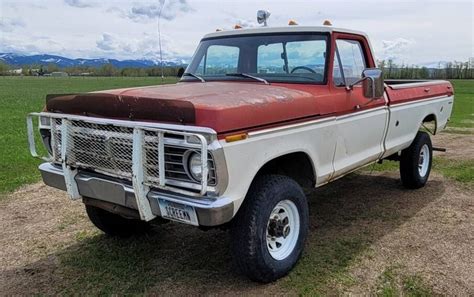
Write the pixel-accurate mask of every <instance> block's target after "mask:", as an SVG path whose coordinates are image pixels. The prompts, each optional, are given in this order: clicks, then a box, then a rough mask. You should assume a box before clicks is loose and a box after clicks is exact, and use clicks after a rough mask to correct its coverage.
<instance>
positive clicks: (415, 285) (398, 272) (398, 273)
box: [376, 265, 433, 297]
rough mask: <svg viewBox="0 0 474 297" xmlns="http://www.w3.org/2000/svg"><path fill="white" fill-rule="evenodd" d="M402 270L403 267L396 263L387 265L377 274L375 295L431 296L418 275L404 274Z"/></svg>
mask: <svg viewBox="0 0 474 297" xmlns="http://www.w3.org/2000/svg"><path fill="white" fill-rule="evenodd" d="M402 270H403V268H402V267H400V266H397V265H394V266H390V267H387V268H386V269H385V270H384V271H383V273H382V274H381V275H380V276H379V279H378V284H377V291H376V293H377V294H376V295H377V296H381V297H395V296H410V297H425V296H426V297H427V296H433V292H432V291H431V289H430V288H429V287H427V286H426V284H425V283H424V281H423V279H422V278H421V277H420V276H419V275H405V274H404V273H403V272H402Z"/></svg>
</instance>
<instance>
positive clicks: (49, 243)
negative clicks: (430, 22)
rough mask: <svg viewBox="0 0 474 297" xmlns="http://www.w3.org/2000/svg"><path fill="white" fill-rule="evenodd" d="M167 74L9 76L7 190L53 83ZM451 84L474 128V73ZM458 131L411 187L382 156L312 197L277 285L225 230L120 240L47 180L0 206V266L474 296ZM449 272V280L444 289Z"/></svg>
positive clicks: (147, 290)
mask: <svg viewBox="0 0 474 297" xmlns="http://www.w3.org/2000/svg"><path fill="white" fill-rule="evenodd" d="M172 81H173V80H172V79H170V80H167V81H166V82H172ZM158 82H159V80H157V79H155V78H85V79H82V78H2V77H0V102H1V104H2V107H3V108H2V109H1V110H0V118H1V119H2V120H3V121H2V124H1V125H2V134H1V135H0V141H1V143H2V144H1V145H0V156H1V159H0V192H3V193H6V192H9V191H12V190H14V189H16V188H17V187H18V186H20V185H23V184H26V183H31V182H34V181H37V180H38V178H39V175H38V173H37V169H36V166H37V165H38V164H39V161H37V160H35V159H33V158H31V157H30V155H29V152H28V150H27V144H26V136H25V135H26V133H25V130H26V128H25V115H26V114H27V113H28V112H30V111H38V110H40V109H41V107H42V106H43V104H44V97H45V95H46V94H47V93H61V92H65V93H69V92H85V91H92V90H100V89H110V88H118V87H125V86H143V85H152V84H156V83H158ZM453 83H454V87H455V91H456V101H455V105H454V113H453V116H452V122H451V126H453V127H456V128H459V129H466V128H472V127H473V126H472V121H473V119H474V116H473V114H474V111H473V100H474V98H473V97H474V81H454V82H453ZM459 131H462V133H460V132H459ZM453 133H459V134H463V135H457V134H444V136H447V137H448V138H447V139H449V141H450V139H458V140H457V142H456V143H455V144H454V145H453V147H459V152H458V153H457V154H458V155H461V156H462V157H460V158H456V159H454V158H452V159H449V158H448V157H447V156H446V157H445V156H441V157H440V155H437V157H436V158H435V159H434V161H435V162H434V165H433V166H434V170H435V171H437V172H435V173H434V174H433V176H432V177H430V181H429V186H427V187H424V188H423V189H420V190H417V191H407V190H406V189H403V188H402V187H401V186H400V185H399V177H398V173H397V172H396V170H398V163H396V162H384V163H383V164H381V165H379V164H376V165H373V166H368V167H366V168H364V169H363V170H362V171H359V172H356V173H355V174H351V175H349V176H347V177H346V178H344V179H341V180H338V181H335V182H334V183H331V184H329V185H327V186H325V187H322V188H320V189H319V190H317V192H316V194H314V196H315V197H314V198H313V197H312V198H311V199H310V200H309V202H310V216H311V220H310V221H311V226H310V235H309V238H308V240H307V244H306V247H305V252H304V254H303V258H302V259H301V261H299V263H298V265H297V266H296V267H295V269H294V270H293V271H292V272H291V273H290V274H289V276H287V277H285V278H283V279H282V280H280V281H278V282H276V283H274V284H270V285H260V284H256V283H252V282H249V281H248V280H246V279H245V278H243V277H241V276H239V275H238V274H236V273H235V268H234V267H233V266H232V265H231V264H230V263H231V262H232V259H231V256H230V254H229V252H228V245H229V239H228V234H227V233H226V232H222V231H220V230H210V231H208V232H201V231H200V230H197V229H196V228H194V227H191V226H186V225H184V224H177V223H176V224H175V223H170V224H166V225H162V226H159V227H158V228H156V230H154V233H151V234H148V235H146V236H143V237H133V238H129V239H115V238H110V237H108V236H105V235H104V234H102V233H101V232H100V231H98V230H97V229H96V228H94V227H93V226H92V224H91V223H90V222H89V220H88V219H87V216H86V214H85V212H84V208H83V205H82V204H81V203H74V202H71V201H69V200H68V199H65V195H64V193H63V192H61V191H58V190H55V189H51V188H48V187H44V186H42V185H41V183H38V184H35V185H31V186H30V187H27V188H26V190H25V189H24V190H21V191H18V192H15V193H13V194H11V195H9V196H8V197H10V198H8V199H5V200H3V204H2V207H3V208H0V218H2V220H0V223H2V224H0V246H1V247H2V249H0V264H1V263H2V260H3V261H6V263H7V264H8V265H5V264H4V265H3V266H6V267H8V269H5V270H4V271H2V269H1V267H2V265H0V291H2V285H3V288H6V289H7V290H5V292H8V293H10V295H85V294H87V295H162V294H163V293H167V294H170V295H171V294H172V295H197V294H198V295H203V294H204V295H206V294H207V295H208V294H215V295H247V294H248V295H265V294H266V295H275V294H279V295H284V294H290V295H309V296H319V295H321V296H323V295H344V292H346V291H345V290H347V289H348V288H350V289H351V290H352V289H353V287H359V286H361V290H362V291H360V290H359V291H357V290H355V292H359V294H355V295H368V292H370V295H371V296H430V295H433V294H435V295H436V294H440V293H436V292H441V294H442V293H443V292H444V293H445V294H446V292H450V294H452V295H460V296H461V295H466V296H467V295H472V294H462V292H464V291H453V286H455V285H456V284H459V283H461V285H459V286H460V287H461V288H462V284H463V282H462V281H463V280H466V279H467V277H463V276H462V275H461V276H460V274H462V273H466V274H468V272H469V270H468V269H464V268H463V266H462V264H463V263H464V262H465V259H466V258H468V257H469V255H470V253H471V252H470V251H471V250H472V249H471V248H470V246H471V245H470V244H472V242H468V240H469V238H468V237H469V232H470V231H471V230H472V228H471V225H469V223H470V222H471V221H469V218H470V217H469V216H470V215H471V213H472V212H470V209H469V207H471V208H472V198H471V197H472V190H470V189H467V190H466V189H465V188H464V185H465V184H471V185H472V183H473V177H474V163H473V159H472V158H470V157H469V154H467V156H468V157H467V158H466V157H464V156H465V155H463V154H464V152H465V148H463V146H462V144H463V142H462V141H464V140H466V139H467V138H466V136H467V135H464V134H466V133H472V130H469V129H468V130H455V131H454V132H453ZM437 137H438V136H437ZM469 137H471V135H469ZM459 139H460V140H459ZM449 141H446V140H445V141H444V142H445V143H449ZM451 154H453V155H455V154H456V152H451ZM471 155H472V154H471ZM371 171H374V172H371ZM369 172H370V173H369ZM443 176H445V177H446V178H445V177H443ZM453 181H456V182H453ZM460 185H462V186H460ZM469 191H471V192H469ZM0 202H1V201H0ZM461 202H462V203H461ZM471 217H472V216H471ZM2 232H3V233H2ZM437 245H438V246H437ZM463 247H465V248H464V249H463ZM441 251H443V252H444V253H439V252H441ZM2 252H3V255H4V257H3V259H2ZM466 255H467V256H466ZM451 256H452V258H450V257H451ZM8 261H11V262H8ZM456 261H458V262H456ZM12 263H13V264H12ZM364 263H368V264H364ZM374 263H375V264H374ZM420 263H422V264H420ZM450 263H451V264H452V263H454V264H453V265H452V266H449V265H448V264H450ZM377 265H378V266H377ZM418 265H420V266H421V267H427V268H426V269H425V270H423V269H419V266H418ZM447 265H448V266H447ZM367 267H368V268H367ZM414 267H415V268H416V269H415V268H414ZM357 269H362V273H357V271H358V270H357ZM364 269H366V270H364ZM455 269H457V270H455ZM426 271H428V272H431V274H430V273H428V274H426V273H427V272H426ZM466 271H467V272H466ZM2 274H3V275H4V276H5V278H3V279H2V277H1V275H2ZM370 279H375V282H374V284H370V281H368V280H370ZM440 279H441V280H442V281H444V282H445V283H447V284H449V286H448V289H443V288H441V289H440V288H439V287H438V288H437V287H436V283H438V282H440ZM2 280H3V282H2ZM210 280H212V281H210ZM450 280H452V281H450ZM433 283H434V284H433ZM364 286H368V287H364ZM433 289H436V290H438V291H432V290H433ZM458 289H459V288H458ZM350 292H354V291H350ZM459 292H461V293H459ZM7 295H9V294H7Z"/></svg>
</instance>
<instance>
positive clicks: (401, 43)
mask: <svg viewBox="0 0 474 297" xmlns="http://www.w3.org/2000/svg"><path fill="white" fill-rule="evenodd" d="M415 43H416V42H415V41H414V40H409V39H405V38H401V37H399V38H396V39H393V40H382V48H381V50H380V53H379V54H378V55H377V56H378V57H380V58H381V59H385V60H395V61H406V60H407V58H408V55H409V53H410V51H411V50H412V48H413V46H414V45H415Z"/></svg>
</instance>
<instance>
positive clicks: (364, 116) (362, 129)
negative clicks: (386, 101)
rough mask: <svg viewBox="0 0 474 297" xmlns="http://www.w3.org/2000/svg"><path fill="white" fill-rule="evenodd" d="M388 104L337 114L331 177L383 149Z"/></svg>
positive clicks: (366, 160) (379, 152)
mask: <svg viewBox="0 0 474 297" xmlns="http://www.w3.org/2000/svg"><path fill="white" fill-rule="evenodd" d="M387 117H388V108H387V107H381V108H375V109H373V110H368V111H363V112H360V113H355V114H351V115H348V116H344V117H338V118H337V119H336V123H337V132H338V133H337V145H336V152H335V154H334V169H335V172H334V177H337V176H338V175H341V174H344V173H346V172H349V171H351V170H353V169H355V168H357V167H360V166H362V165H365V164H367V163H370V162H372V161H375V160H377V159H378V158H379V157H380V155H381V154H382V152H383V139H384V133H385V126H386V124H387Z"/></svg>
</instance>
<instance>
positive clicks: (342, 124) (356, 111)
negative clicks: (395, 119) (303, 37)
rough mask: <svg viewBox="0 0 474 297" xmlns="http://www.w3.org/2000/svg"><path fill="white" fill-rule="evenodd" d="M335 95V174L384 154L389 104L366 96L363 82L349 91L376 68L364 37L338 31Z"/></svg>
mask: <svg viewBox="0 0 474 297" xmlns="http://www.w3.org/2000/svg"><path fill="white" fill-rule="evenodd" d="M334 38H335V41H334V43H333V45H334V46H333V48H334V53H333V57H334V64H333V65H334V67H333V86H332V88H333V92H332V93H333V94H334V96H333V98H334V100H335V102H334V103H335V109H336V114H337V117H336V125H337V143H336V151H335V153H334V160H333V164H334V177H336V176H339V175H342V174H344V173H347V172H350V171H352V170H354V169H355V168H358V167H360V166H362V165H365V164H367V163H370V162H372V161H376V160H377V159H378V158H379V157H380V156H381V154H382V153H383V150H384V147H383V139H384V135H385V129H386V124H387V119H388V108H387V103H386V101H385V99H384V97H383V96H382V97H381V98H376V99H372V100H371V99H367V98H365V97H364V95H363V88H362V83H360V84H357V85H355V86H354V88H353V89H352V90H350V91H348V90H346V85H350V84H352V83H354V82H355V81H357V80H358V79H360V78H361V77H362V71H363V70H364V69H365V68H373V67H375V65H373V59H372V57H369V55H370V54H368V53H370V51H368V49H369V47H368V43H367V41H366V40H365V39H364V38H363V37H362V36H361V37H360V38H357V37H354V35H344V34H335V36H334Z"/></svg>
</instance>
